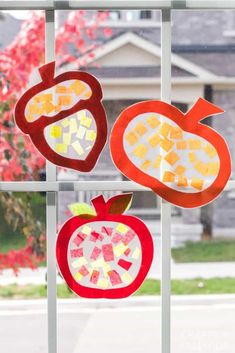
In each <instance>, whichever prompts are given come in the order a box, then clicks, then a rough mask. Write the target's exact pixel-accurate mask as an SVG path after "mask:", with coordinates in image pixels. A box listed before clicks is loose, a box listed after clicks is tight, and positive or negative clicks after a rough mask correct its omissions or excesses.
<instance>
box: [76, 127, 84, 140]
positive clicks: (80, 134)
mask: <svg viewBox="0 0 235 353" xmlns="http://www.w3.org/2000/svg"><path fill="white" fill-rule="evenodd" d="M85 133H86V128H85V127H84V126H81V125H80V126H79V128H78V131H77V134H76V136H77V138H79V139H83V137H84V136H85Z"/></svg>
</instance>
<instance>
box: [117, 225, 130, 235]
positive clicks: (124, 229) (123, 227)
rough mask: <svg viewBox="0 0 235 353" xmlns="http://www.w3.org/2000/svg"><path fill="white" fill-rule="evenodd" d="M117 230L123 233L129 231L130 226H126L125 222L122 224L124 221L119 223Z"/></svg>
mask: <svg viewBox="0 0 235 353" xmlns="http://www.w3.org/2000/svg"><path fill="white" fill-rule="evenodd" d="M116 230H117V231H118V232H119V233H121V234H124V233H126V232H127V230H128V228H127V226H125V224H122V223H119V224H118V226H117V228H116Z"/></svg>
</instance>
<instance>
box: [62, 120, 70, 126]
mask: <svg viewBox="0 0 235 353" xmlns="http://www.w3.org/2000/svg"><path fill="white" fill-rule="evenodd" d="M61 125H62V126H63V127H68V126H69V119H68V118H66V119H63V120H62V122H61Z"/></svg>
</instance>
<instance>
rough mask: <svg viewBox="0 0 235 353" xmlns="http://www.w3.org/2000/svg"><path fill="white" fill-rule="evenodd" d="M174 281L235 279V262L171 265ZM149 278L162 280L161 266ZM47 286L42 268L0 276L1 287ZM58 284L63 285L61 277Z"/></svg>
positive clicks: (151, 270) (158, 265) (156, 266)
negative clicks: (214, 278)
mask: <svg viewBox="0 0 235 353" xmlns="http://www.w3.org/2000/svg"><path fill="white" fill-rule="evenodd" d="M171 277H172V279H193V278H213V277H221V278H223V277H234V278H235V262H211V263H202V262H201V263H185V264H184V263H181V264H176V263H174V262H172V264H171ZM148 278H153V279H160V278H161V272H160V264H159V263H158V264H156V263H153V265H152V267H151V269H150V271H149V274H148ZM13 283H16V284H19V285H24V284H35V285H36V284H46V268H45V267H40V268H38V269H37V270H31V269H28V268H24V269H21V270H20V273H19V275H18V276H17V277H16V276H15V275H14V274H13V272H12V270H4V271H3V272H2V273H1V274H0V286H6V285H9V284H13ZM57 283H58V284H59V283H63V280H62V278H61V277H60V276H58V278H57Z"/></svg>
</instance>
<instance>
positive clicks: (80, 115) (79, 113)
mask: <svg viewBox="0 0 235 353" xmlns="http://www.w3.org/2000/svg"><path fill="white" fill-rule="evenodd" d="M84 117H86V111H85V110H80V111H79V112H77V119H78V120H81V119H82V118H84Z"/></svg>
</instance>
